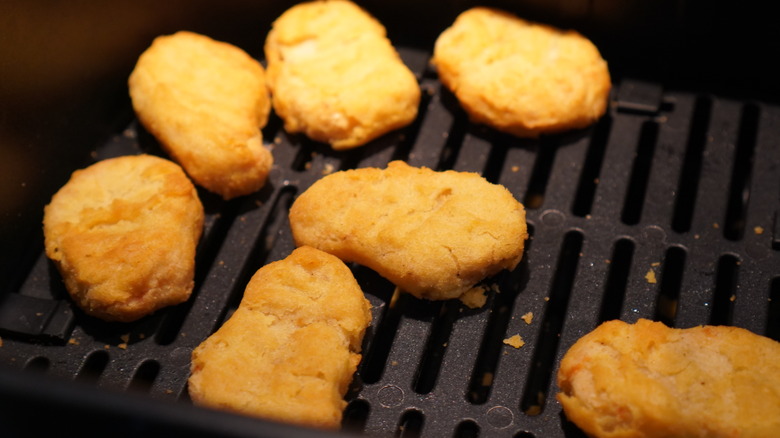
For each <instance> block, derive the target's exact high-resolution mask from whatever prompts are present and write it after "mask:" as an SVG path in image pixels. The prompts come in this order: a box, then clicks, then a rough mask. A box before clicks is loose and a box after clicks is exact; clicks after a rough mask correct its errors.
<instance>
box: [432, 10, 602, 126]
mask: <svg viewBox="0 0 780 438" xmlns="http://www.w3.org/2000/svg"><path fill="white" fill-rule="evenodd" d="M432 63H433V64H434V65H435V66H436V68H437V71H438V74H439V79H440V80H441V81H442V83H443V84H444V85H446V86H447V87H448V88H449V89H450V90H451V91H452V92H453V93H454V94H455V96H456V97H457V99H458V101H459V102H460V104H461V106H462V107H463V108H464V110H465V111H466V113H467V114H468V115H469V117H470V118H471V119H472V120H473V121H474V122H476V123H483V124H486V125H489V126H492V127H494V128H496V129H498V130H500V131H504V132H507V133H510V134H514V135H516V136H519V137H537V136H539V135H540V134H549V133H556V132H562V131H567V130H571V129H576V128H584V127H586V126H588V125H590V124H592V123H593V122H594V121H596V120H597V119H598V118H599V117H601V116H602V115H603V114H604V113H605V112H606V109H607V100H608V97H609V90H610V87H611V84H610V76H609V70H608V69H607V63H606V62H605V61H604V59H602V57H601V54H600V53H599V51H598V49H597V48H596V46H594V45H593V43H591V41H590V40H588V39H587V38H585V37H583V36H582V35H580V34H579V33H577V32H575V31H572V30H569V31H563V30H559V29H555V28H553V27H550V26H546V25H542V24H537V23H532V22H528V21H525V20H523V19H521V18H519V17H516V16H514V15H511V14H509V13H506V12H503V11H500V10H497V9H489V8H484V7H476V8H472V9H469V10H467V11H465V12H463V13H462V14H461V15H459V16H458V17H457V19H456V20H455V22H454V23H453V25H452V26H451V27H449V28H448V29H446V30H445V31H444V32H442V34H441V35H440V36H439V38H438V39H437V40H436V44H435V46H434V53H433V58H432Z"/></svg>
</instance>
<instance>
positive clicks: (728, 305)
mask: <svg viewBox="0 0 780 438" xmlns="http://www.w3.org/2000/svg"><path fill="white" fill-rule="evenodd" d="M739 264H740V262H739V259H738V258H737V257H735V256H733V255H725V256H723V257H721V258H720V260H719V261H718V272H717V273H716V277H715V293H714V294H713V297H712V313H711V314H710V324H712V325H730V324H731V315H732V314H733V312H734V300H735V299H736V298H737V295H736V293H737V280H738V276H737V274H738V272H739Z"/></svg>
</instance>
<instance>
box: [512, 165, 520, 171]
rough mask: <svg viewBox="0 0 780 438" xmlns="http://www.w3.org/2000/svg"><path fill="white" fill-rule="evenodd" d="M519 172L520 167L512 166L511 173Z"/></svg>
mask: <svg viewBox="0 0 780 438" xmlns="http://www.w3.org/2000/svg"><path fill="white" fill-rule="evenodd" d="M519 170H520V166H512V172H518V171H519Z"/></svg>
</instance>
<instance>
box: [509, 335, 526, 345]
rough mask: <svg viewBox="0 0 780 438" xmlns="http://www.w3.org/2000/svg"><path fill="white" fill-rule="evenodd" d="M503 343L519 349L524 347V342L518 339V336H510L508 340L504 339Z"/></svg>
mask: <svg viewBox="0 0 780 438" xmlns="http://www.w3.org/2000/svg"><path fill="white" fill-rule="evenodd" d="M504 343H505V344H506V345H509V346H511V347H515V348H520V347H522V346H523V345H525V341H524V340H523V338H521V337H520V335H514V336H510V337H509V338H507V339H504Z"/></svg>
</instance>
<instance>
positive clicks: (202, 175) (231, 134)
mask: <svg viewBox="0 0 780 438" xmlns="http://www.w3.org/2000/svg"><path fill="white" fill-rule="evenodd" d="M128 85H129V90H130V97H131V98H132V102H133V108H134V109H135V112H136V114H137V116H138V119H139V120H140V121H141V123H142V124H143V125H144V127H145V128H146V129H147V130H148V131H149V132H151V133H152V134H153V135H154V136H155V137H156V138H157V140H158V141H159V142H160V144H161V145H162V147H163V148H164V149H165V151H166V152H167V153H169V154H170V155H171V157H173V159H174V160H176V161H177V162H178V163H179V164H181V166H182V167H183V168H184V170H186V171H187V173H188V174H189V175H190V177H191V178H192V179H193V180H194V181H195V183H196V184H198V185H200V186H203V187H205V188H206V189H208V190H210V191H212V192H214V193H217V194H219V195H221V196H222V197H223V198H225V199H230V198H234V197H237V196H241V195H246V194H249V193H253V192H255V191H257V190H259V189H260V188H261V187H262V186H263V185H264V184H265V181H266V178H267V177H268V173H269V172H270V170H271V166H272V165H273V157H272V155H271V152H270V150H268V149H267V148H266V147H264V146H263V141H262V140H263V139H262V133H261V131H260V129H261V128H262V127H263V126H265V124H266V122H267V121H268V114H269V112H270V108H271V103H270V96H269V93H268V89H267V87H266V80H265V71H264V70H263V67H262V66H261V65H260V63H259V62H257V61H256V60H255V59H253V58H251V57H250V56H249V55H248V54H247V53H245V52H244V51H243V50H241V49H239V48H238V47H235V46H233V45H231V44H228V43H224V42H219V41H214V40H212V39H211V38H209V37H207V36H204V35H199V34H195V33H192V32H185V31H182V32H177V33H175V34H173V35H166V36H160V37H158V38H156V39H155V40H154V42H153V43H152V45H151V47H149V48H148V49H147V50H146V51H145V52H144V53H143V54H142V55H141V56H140V57H139V59H138V63H137V64H136V66H135V69H134V70H133V72H132V74H131V75H130V79H129V81H128Z"/></svg>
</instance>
